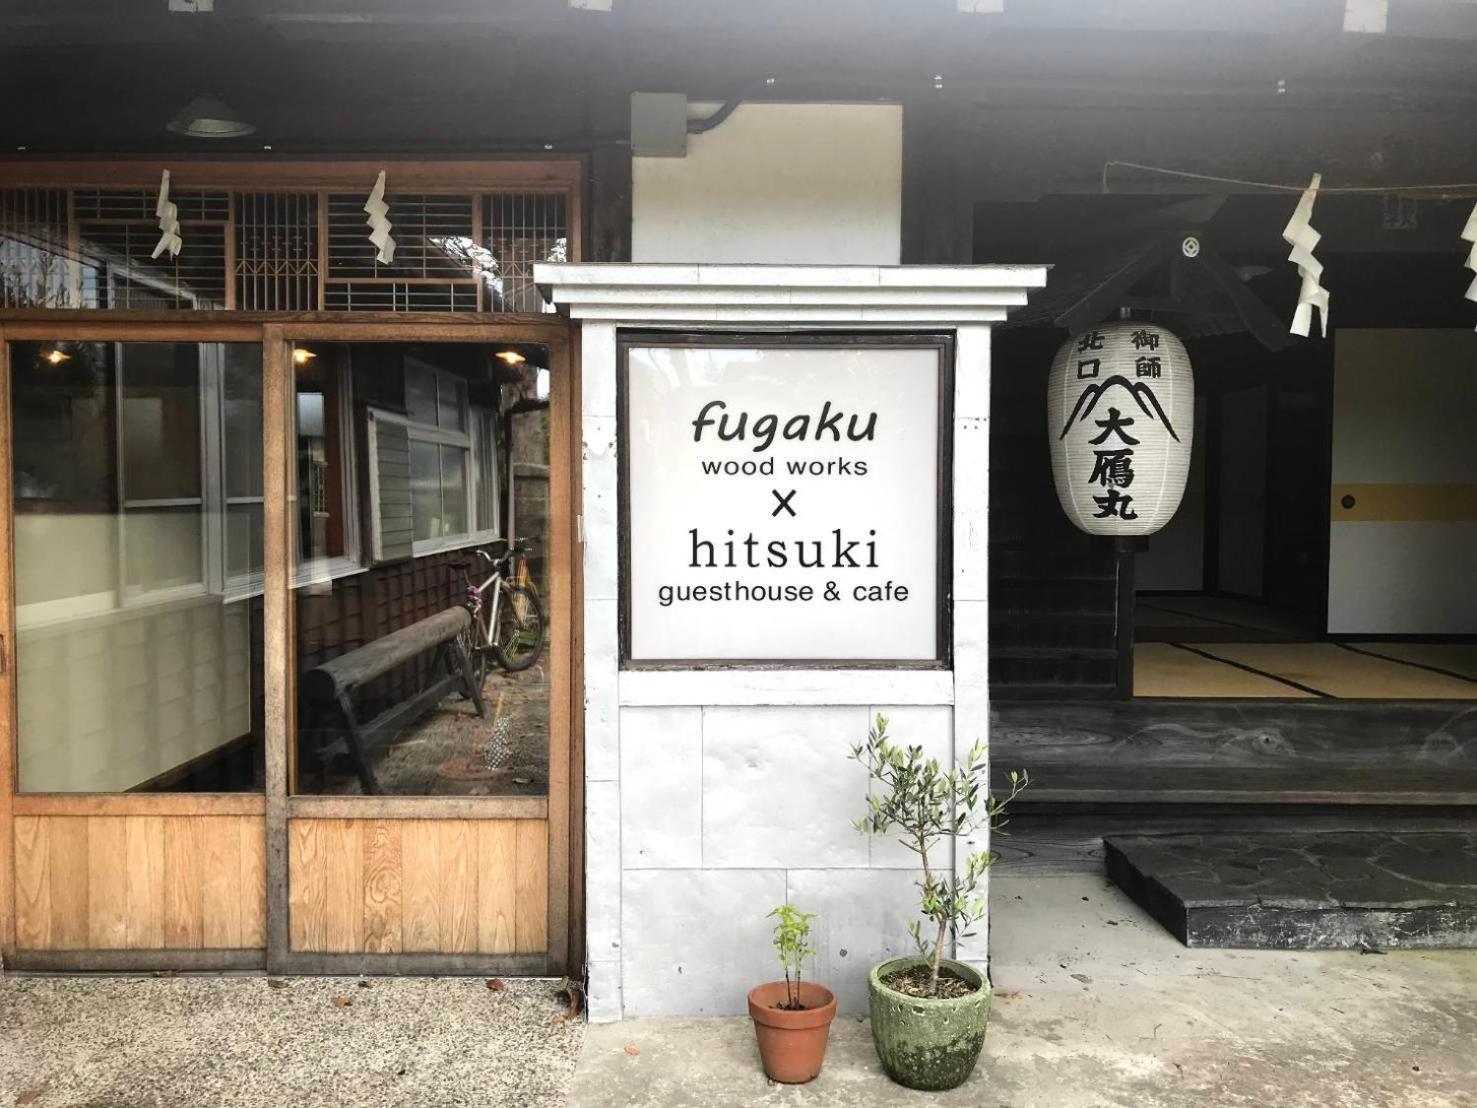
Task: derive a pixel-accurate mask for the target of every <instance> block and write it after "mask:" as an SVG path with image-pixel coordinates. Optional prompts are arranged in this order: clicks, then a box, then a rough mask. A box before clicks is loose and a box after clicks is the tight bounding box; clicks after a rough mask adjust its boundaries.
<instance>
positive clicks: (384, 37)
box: [0, 0, 1477, 153]
mask: <svg viewBox="0 0 1477 1108" xmlns="http://www.w3.org/2000/svg"><path fill="white" fill-rule="evenodd" d="M1393 4H1394V5H1404V6H1403V7H1402V8H1401V9H1400V10H1402V11H1406V12H1414V11H1427V10H1428V9H1429V11H1430V12H1435V13H1438V14H1439V13H1440V12H1441V11H1443V10H1444V11H1445V12H1447V13H1448V14H1449V13H1450V12H1451V11H1452V10H1453V9H1454V8H1457V7H1461V8H1467V9H1470V10H1471V12H1472V13H1473V18H1472V19H1471V20H1469V21H1468V23H1462V22H1460V21H1458V22H1457V23H1456V24H1452V23H1451V22H1450V20H1449V19H1448V21H1447V23H1445V24H1441V23H1436V24H1432V23H1430V22H1429V20H1427V22H1426V23H1421V22H1419V21H1415V22H1412V21H1411V19H1410V18H1405V19H1404V23H1403V24H1402V23H1401V22H1400V21H1399V20H1397V19H1396V17H1395V14H1394V10H1393V9H1392V16H1391V20H1392V28H1391V30H1392V33H1391V34H1390V35H1349V34H1346V33H1344V32H1343V30H1342V26H1341V20H1342V12H1343V8H1344V3H1343V0H1235V2H1227V0H1217V2H1215V3H1210V2H1207V0H1114V2H1109V0H1032V2H1031V3H1020V2H1018V0H1008V2H1007V3H1006V5H1005V8H1006V10H1005V12H1004V14H995V15H966V14H961V13H960V12H959V10H958V4H957V2H956V0H808V2H800V0H729V2H719V0H613V3H612V11H610V12H601V11H590V10H579V9H576V8H572V7H571V6H570V4H569V2H568V0H298V2H288V0H215V3H214V10H213V11H210V12H204V13H181V12H172V11H171V10H170V7H171V4H170V0H128V2H124V3H119V2H117V0H65V2H59V0H5V2H4V3H3V4H0V103H4V104H5V108H4V110H3V112H0V152H6V153H13V152H15V150H16V148H17V147H25V148H26V150H27V151H28V152H31V153H35V152H41V151H58V152H68V153H76V152H127V151H170V150H176V149H181V148H184V147H189V148H191V149H195V148H197V145H198V144H195V145H192V144H190V143H189V142H188V141H187V140H181V139H177V138H174V137H173V136H170V135H168V134H167V133H166V132H165V131H164V130H163V126H164V123H165V122H166V121H167V120H168V119H169V118H170V117H172V116H173V115H174V113H175V112H176V111H177V110H178V109H179V108H180V107H181V106H182V105H183V104H184V103H185V102H186V101H188V100H189V99H191V98H192V97H194V96H196V95H197V94H200V93H202V92H208V93H213V94H214V95H216V96H219V97H221V98H223V99H225V100H226V101H227V102H229V103H230V104H231V105H232V106H233V107H234V108H235V109H236V110H237V111H238V113H240V114H241V115H243V116H244V117H246V118H248V119H250V120H251V121H252V122H254V123H255V124H257V127H258V131H257V133H256V134H255V135H253V136H252V137H251V138H250V139H246V140H240V141H239V142H237V143H236V144H235V146H234V149H238V150H242V151H245V150H259V149H260V148H261V146H262V145H265V144H271V145H272V146H273V148H274V149H275V150H278V151H280V152H287V151H309V150H312V151H333V150H354V151H364V150H390V149H393V150H402V151H407V152H410V151H416V150H437V151H461V150H465V151H471V150H479V151H490V150H496V149H505V148H516V149H527V150H538V149H542V148H544V147H545V145H549V146H551V147H552V148H555V149H570V148H584V147H587V146H588V145H589V144H590V143H591V142H592V141H593V140H595V139H598V138H602V137H603V138H608V139H618V138H621V137H623V136H624V135H625V133H626V114H627V110H628V109H627V99H626V96H627V94H628V93H629V92H630V91H632V90H633V89H643V90H649V91H660V90H673V91H682V92H686V93H688V94H689V96H690V97H692V98H694V99H720V100H721V99H725V98H727V97H729V96H731V95H733V94H734V93H735V92H736V91H737V90H739V89H743V88H746V87H751V86H753V85H754V84H755V83H756V82H758V83H759V92H758V93H757V95H764V96H771V97H775V98H781V99H818V98H838V99H871V98H878V99H889V100H902V101H904V102H918V101H923V102H952V103H956V104H964V105H972V104H979V105H1003V104H1010V103H1021V102H1029V103H1032V104H1038V103H1043V102H1050V103H1054V104H1059V105H1061V106H1062V107H1064V108H1067V109H1070V108H1071V106H1072V105H1074V104H1091V105H1094V106H1101V105H1102V104H1104V103H1115V104H1122V105H1124V106H1125V107H1126V108H1129V109H1132V108H1133V107H1135V106H1142V105H1154V104H1166V103H1184V102H1186V101H1187V100H1189V101H1191V102H1196V103H1203V104H1206V105H1207V106H1222V105H1248V104H1259V103H1269V102H1276V103H1277V104H1278V105H1279V106H1281V105H1287V106H1291V105H1292V104H1293V103H1297V104H1301V105H1306V106H1308V107H1310V108H1313V109H1319V110H1321V109H1338V110H1343V111H1349V110H1358V109H1359V108H1360V107H1361V106H1365V107H1369V108H1378V109H1380V110H1403V109H1406V108H1412V109H1416V108H1418V109H1420V110H1424V111H1431V110H1437V111H1451V112H1464V113H1467V115H1468V117H1469V118H1470V112H1471V111H1472V109H1473V107H1474V102H1477V73H1474V65H1473V57H1474V48H1473V38H1472V36H1473V35H1477V7H1474V6H1471V5H1461V6H1458V5H1452V4H1449V3H1447V4H1438V3H1437V2H1436V0H1393ZM175 6H189V5H188V4H180V3H178V2H177V3H176V5H175ZM1432 18H1434V16H1432ZM1469 24H1470V25H1469ZM936 76H937V77H941V78H942V80H936ZM769 77H772V78H774V83H773V84H772V85H764V84H763V80H764V79H765V78H769ZM1279 81H1280V82H1282V84H1281V85H1279ZM936 86H941V87H936ZM223 148H224V149H232V148H233V147H231V146H229V145H227V146H224V147H222V146H216V147H213V149H215V150H217V151H219V150H221V149H223Z"/></svg>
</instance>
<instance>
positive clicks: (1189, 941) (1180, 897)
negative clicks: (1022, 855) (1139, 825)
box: [1103, 830, 1477, 950]
mask: <svg viewBox="0 0 1477 1108" xmlns="http://www.w3.org/2000/svg"><path fill="white" fill-rule="evenodd" d="M1103 845H1104V847H1105V854H1106V862H1107V868H1108V878H1109V879H1110V880H1111V881H1113V882H1114V883H1115V884H1117V885H1118V886H1119V887H1120V888H1122V889H1123V890H1124V891H1125V892H1126V893H1127V894H1128V895H1129V896H1131V897H1132V898H1133V899H1134V900H1135V901H1137V902H1138V903H1139V904H1140V905H1141V906H1142V907H1143V908H1145V909H1146V910H1147V911H1148V912H1149V913H1150V914H1151V915H1152V916H1153V917H1154V918H1155V919H1157V920H1158V921H1159V922H1160V923H1162V924H1163V925H1164V926H1165V927H1166V928H1168V929H1169V931H1171V932H1172V933H1173V934H1174V935H1175V936H1176V937H1178V938H1179V940H1180V941H1181V942H1183V943H1184V944H1185V945H1186V946H1191V947H1234V948H1241V949H1260V950H1354V949H1371V950H1397V949H1402V948H1411V949H1413V948H1427V949H1431V948H1462V949H1474V948H1477V830H1474V831H1471V832H1465V831H1454V832H1449V831H1441V832H1436V831H1421V832H1384V831H1380V832H1367V831H1333V832H1318V833H1313V832H1285V833H1282V832H1279V833H1276V834H1272V833H1265V834H1261V833H1258V834H1236V833H1219V834H1202V835H1139V836H1114V837H1112V838H1108V839H1105V840H1104V841H1103Z"/></svg>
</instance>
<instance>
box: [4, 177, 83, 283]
mask: <svg viewBox="0 0 1477 1108" xmlns="http://www.w3.org/2000/svg"><path fill="white" fill-rule="evenodd" d="M67 227H68V219H67V192H66V190H65V189H0V307H3V308H70V307H75V306H76V300H75V297H74V289H73V282H72V266H71V265H69V264H68V258H67Z"/></svg>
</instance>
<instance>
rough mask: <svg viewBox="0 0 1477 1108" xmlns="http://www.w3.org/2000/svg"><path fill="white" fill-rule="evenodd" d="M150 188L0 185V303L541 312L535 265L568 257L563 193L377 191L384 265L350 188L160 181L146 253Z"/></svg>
mask: <svg viewBox="0 0 1477 1108" xmlns="http://www.w3.org/2000/svg"><path fill="white" fill-rule="evenodd" d="M157 196H158V192H157V188H156V187H151V188H138V189H112V188H109V189H99V188H85V189H75V190H68V189H65V188H9V189H0V307H5V308H35V307H48V308H125V309H150V308H173V309H192V308H199V309H214V308H226V307H231V308H237V309H240V310H243V311H256V312H276V311H284V312H286V311H319V310H330V311H381V312H385V311H395V312H399V311H439V312H470V311H485V312H541V311H549V310H551V309H550V307H549V305H547V304H545V303H544V301H543V299H542V297H540V296H539V294H538V290H537V288H536V287H535V286H534V283H533V265H534V263H535V262H540V261H567V260H569V259H570V258H571V257H572V253H571V247H570V233H571V228H570V222H571V220H570V200H569V197H568V196H567V195H566V194H564V193H562V192H536V191H531V192H492V193H481V192H471V191H469V192H465V193H415V194H410V193H402V194H395V193H391V194H390V195H389V196H388V197H387V200H388V202H389V205H390V220H391V223H392V225H393V230H392V234H393V235H394V238H395V241H396V252H395V259H394V261H393V263H391V264H390V265H382V264H380V263H379V262H378V261H377V260H376V259H375V247H374V245H373V244H372V243H370V241H369V228H368V225H367V223H366V216H365V214H364V199H365V196H364V194H361V193H358V192H355V193H323V192H317V191H311V190H299V191H285V192H226V191H221V192H205V191H192V190H188V189H185V190H181V191H175V192H172V193H171V199H172V200H173V201H174V203H175V204H176V205H177V206H178V208H179V219H180V225H181V226H180V234H181V238H182V240H183V243H184V245H183V248H182V250H181V252H180V255H179V257H178V258H171V257H169V256H168V255H163V256H161V257H159V258H157V259H156V258H152V257H151V256H150V255H151V254H152V253H153V250H154V246H155V244H156V243H157V242H158V241H159V227H158V217H157V216H156V215H155V211H154V207H155V203H156V200H157Z"/></svg>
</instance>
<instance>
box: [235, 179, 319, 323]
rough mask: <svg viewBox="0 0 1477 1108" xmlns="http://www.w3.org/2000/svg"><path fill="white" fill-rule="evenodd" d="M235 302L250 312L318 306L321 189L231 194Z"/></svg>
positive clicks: (314, 307)
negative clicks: (319, 193) (319, 190)
mask: <svg viewBox="0 0 1477 1108" xmlns="http://www.w3.org/2000/svg"><path fill="white" fill-rule="evenodd" d="M231 209H232V222H233V223H234V234H235V245H236V258H235V263H234V272H233V273H232V275H231V279H232V280H233V281H234V282H235V286H236V307H238V308H240V309H241V310H243V311H249V312H310V311H315V310H316V309H317V308H318V272H319V266H318V194H317V193H316V192H290V193H274V192H238V193H236V194H235V195H234V196H232V197H231Z"/></svg>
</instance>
